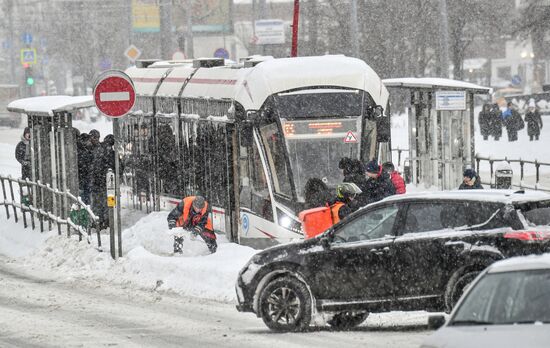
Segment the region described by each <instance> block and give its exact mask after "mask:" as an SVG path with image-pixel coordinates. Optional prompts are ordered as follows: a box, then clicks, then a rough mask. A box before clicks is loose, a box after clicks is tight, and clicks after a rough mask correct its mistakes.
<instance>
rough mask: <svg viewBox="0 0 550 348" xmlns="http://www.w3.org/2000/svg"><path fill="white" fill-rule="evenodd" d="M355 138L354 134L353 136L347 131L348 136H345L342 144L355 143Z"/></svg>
mask: <svg viewBox="0 0 550 348" xmlns="http://www.w3.org/2000/svg"><path fill="white" fill-rule="evenodd" d="M356 142H357V137H356V136H355V134H353V132H352V131H349V132H348V134H346V137H345V138H344V143H346V144H347V143H356Z"/></svg>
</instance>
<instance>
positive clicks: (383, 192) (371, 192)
mask: <svg viewBox="0 0 550 348" xmlns="http://www.w3.org/2000/svg"><path fill="white" fill-rule="evenodd" d="M365 169H366V172H367V176H368V179H367V183H366V190H367V191H366V196H367V197H366V198H367V199H366V204H370V203H374V202H378V201H380V200H382V199H384V198H386V197H388V196H392V195H394V194H395V187H394V186H393V183H392V182H391V179H390V176H389V174H388V173H386V172H385V171H383V170H382V166H380V165H379V164H378V163H377V162H376V161H375V160H372V161H370V162H369V163H367V166H366V168H365Z"/></svg>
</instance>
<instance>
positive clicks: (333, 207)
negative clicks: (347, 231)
mask: <svg viewBox="0 0 550 348" xmlns="http://www.w3.org/2000/svg"><path fill="white" fill-rule="evenodd" d="M342 206H344V203H342V202H336V203H334V204H333V205H331V206H330V213H331V216H332V224H333V225H335V224H336V223H338V222H339V221H340V217H339V216H338V212H339V211H340V208H342Z"/></svg>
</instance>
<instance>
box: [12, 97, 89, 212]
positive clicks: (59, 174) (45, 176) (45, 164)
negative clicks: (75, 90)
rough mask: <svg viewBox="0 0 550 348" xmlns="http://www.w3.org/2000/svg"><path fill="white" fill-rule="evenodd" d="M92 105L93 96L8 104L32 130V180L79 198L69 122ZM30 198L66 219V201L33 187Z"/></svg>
mask: <svg viewBox="0 0 550 348" xmlns="http://www.w3.org/2000/svg"><path fill="white" fill-rule="evenodd" d="M93 106H95V104H94V100H93V97H92V96H79V97H72V96H45V97H34V98H24V99H18V100H15V101H13V102H11V103H10V104H9V105H8V107H7V109H8V110H9V111H11V112H16V113H21V114H26V115H27V119H28V127H29V128H30V130H31V139H30V160H31V172H32V174H31V178H30V180H31V181H33V182H40V183H42V184H44V185H49V186H50V187H51V188H52V189H53V190H58V191H61V192H70V193H72V194H73V195H74V196H77V197H78V193H79V191H78V167H77V149H76V140H77V139H76V129H74V128H73V126H72V119H73V116H74V114H75V113H76V112H77V111H78V110H79V109H83V108H88V107H93ZM31 196H32V200H33V203H32V204H33V206H36V207H39V208H40V209H48V210H50V209H53V212H59V213H62V214H61V215H63V216H64V217H66V216H67V214H68V211H69V209H70V206H68V203H67V200H66V199H65V200H64V201H63V200H61V201H60V200H59V199H56V195H54V194H52V193H51V192H48V191H47V190H46V191H44V190H37V188H36V186H33V192H32V193H31Z"/></svg>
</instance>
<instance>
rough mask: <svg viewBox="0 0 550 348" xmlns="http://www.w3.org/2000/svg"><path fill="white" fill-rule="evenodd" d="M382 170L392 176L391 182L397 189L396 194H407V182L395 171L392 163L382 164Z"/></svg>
mask: <svg viewBox="0 0 550 348" xmlns="http://www.w3.org/2000/svg"><path fill="white" fill-rule="evenodd" d="M382 169H383V170H384V171H385V172H386V173H388V174H389V175H390V180H391V182H392V184H393V187H394V188H395V193H396V194H398V195H400V194H404V193H406V192H407V187H406V185H405V180H404V179H403V177H402V176H401V174H399V172H398V171H397V170H395V166H394V165H393V163H392V162H386V163H384V164H382Z"/></svg>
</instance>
